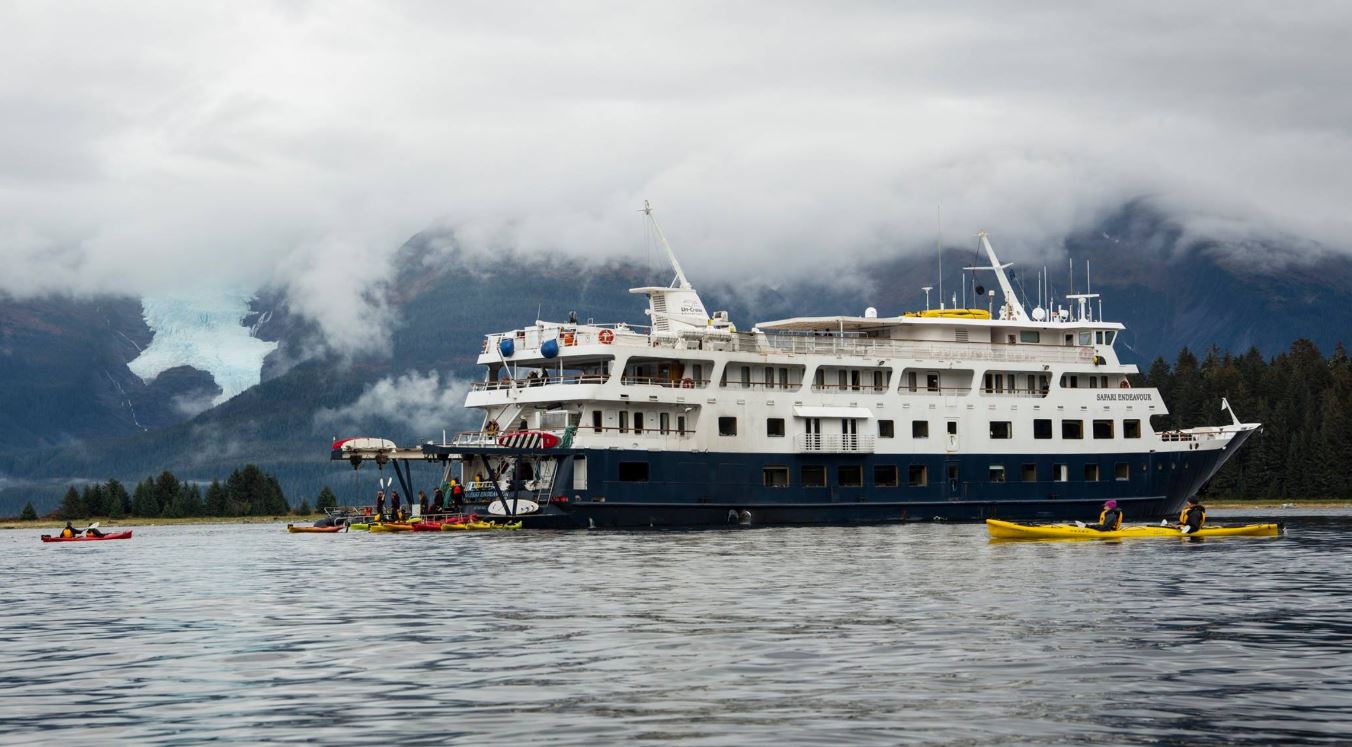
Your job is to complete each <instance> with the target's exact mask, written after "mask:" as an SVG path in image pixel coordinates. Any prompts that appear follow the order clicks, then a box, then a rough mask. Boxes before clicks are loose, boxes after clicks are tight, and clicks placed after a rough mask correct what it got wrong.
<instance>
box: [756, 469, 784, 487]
mask: <svg viewBox="0 0 1352 747" xmlns="http://www.w3.org/2000/svg"><path fill="white" fill-rule="evenodd" d="M761 479H762V481H763V482H764V484H765V487H767V488H787V487H789V468H788V467H766V468H764V469H762V470H761Z"/></svg>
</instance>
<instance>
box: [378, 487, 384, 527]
mask: <svg viewBox="0 0 1352 747" xmlns="http://www.w3.org/2000/svg"><path fill="white" fill-rule="evenodd" d="M383 518H385V491H383V490H378V491H376V521H379V520H381V519H383Z"/></svg>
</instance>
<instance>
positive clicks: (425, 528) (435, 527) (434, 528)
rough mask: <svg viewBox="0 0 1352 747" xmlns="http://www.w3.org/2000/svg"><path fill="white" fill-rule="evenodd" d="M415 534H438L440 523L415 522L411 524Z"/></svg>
mask: <svg viewBox="0 0 1352 747" xmlns="http://www.w3.org/2000/svg"><path fill="white" fill-rule="evenodd" d="M413 531H415V532H440V531H441V522H439V521H417V522H414V523H413Z"/></svg>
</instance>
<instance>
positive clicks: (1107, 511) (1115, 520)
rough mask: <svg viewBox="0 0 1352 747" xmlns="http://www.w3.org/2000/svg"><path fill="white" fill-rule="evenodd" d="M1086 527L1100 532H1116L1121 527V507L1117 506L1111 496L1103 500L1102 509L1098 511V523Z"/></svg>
mask: <svg viewBox="0 0 1352 747" xmlns="http://www.w3.org/2000/svg"><path fill="white" fill-rule="evenodd" d="M1077 523H1078V522H1077ZM1088 527H1089V528H1090V529H1096V530H1098V531H1100V532H1116V531H1117V530H1119V529H1121V528H1122V509H1120V508H1118V507H1117V501H1115V500H1112V499H1111V498H1110V499H1108V500H1107V501H1104V503H1103V511H1102V512H1100V513H1099V520H1098V523H1097V524H1090V525H1088Z"/></svg>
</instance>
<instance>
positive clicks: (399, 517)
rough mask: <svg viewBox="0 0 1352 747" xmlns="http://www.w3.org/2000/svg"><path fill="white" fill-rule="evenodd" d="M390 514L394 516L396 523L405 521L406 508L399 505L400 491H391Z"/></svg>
mask: <svg viewBox="0 0 1352 747" xmlns="http://www.w3.org/2000/svg"><path fill="white" fill-rule="evenodd" d="M390 513H391V514H392V515H393V516H394V520H395V521H403V520H404V508H403V506H401V505H400V503H399V491H398V490H391V491H390Z"/></svg>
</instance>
